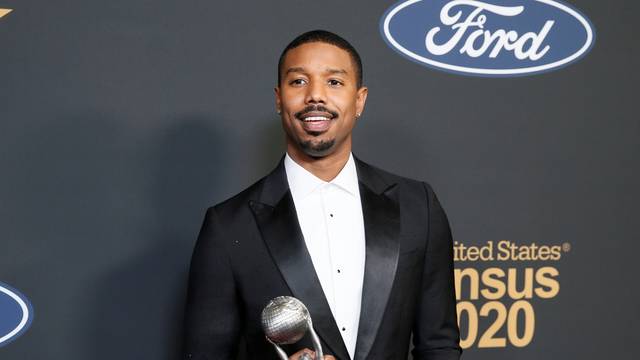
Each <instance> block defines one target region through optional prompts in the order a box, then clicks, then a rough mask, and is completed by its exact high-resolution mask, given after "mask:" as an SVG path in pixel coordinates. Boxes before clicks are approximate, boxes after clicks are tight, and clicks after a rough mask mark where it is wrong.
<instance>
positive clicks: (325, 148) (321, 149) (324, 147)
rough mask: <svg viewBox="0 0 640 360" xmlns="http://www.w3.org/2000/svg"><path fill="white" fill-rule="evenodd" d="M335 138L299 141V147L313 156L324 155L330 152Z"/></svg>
mask: <svg viewBox="0 0 640 360" xmlns="http://www.w3.org/2000/svg"><path fill="white" fill-rule="evenodd" d="M335 143H336V139H330V140H320V141H319V142H317V141H311V140H309V141H302V142H300V149H302V151H303V152H304V153H305V154H307V155H309V156H311V157H314V158H319V157H324V156H326V155H328V154H329V153H331V150H332V149H333V145H335Z"/></svg>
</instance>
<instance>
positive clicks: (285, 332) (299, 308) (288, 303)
mask: <svg viewBox="0 0 640 360" xmlns="http://www.w3.org/2000/svg"><path fill="white" fill-rule="evenodd" d="M262 328H263V329H264V334H265V335H266V337H267V340H268V341H269V342H270V343H272V344H273V346H274V347H275V349H276V352H277V353H278V356H279V357H280V359H282V360H288V359H289V357H288V356H287V353H285V352H284V350H282V348H281V347H280V346H279V345H287V344H293V343H296V342H298V341H299V340H300V339H302V337H303V336H304V334H305V333H306V332H307V331H309V332H310V334H311V340H312V341H313V347H314V350H315V351H316V359H323V358H324V356H323V354H322V345H321V344H320V338H319V337H318V335H317V334H316V332H315V331H314V330H313V324H312V322H311V315H309V310H307V307H306V306H304V304H303V303H302V302H301V301H300V300H298V299H296V298H294V297H291V296H278V297H277V298H274V299H273V300H271V301H269V303H268V304H267V306H265V307H264V309H263V310H262Z"/></svg>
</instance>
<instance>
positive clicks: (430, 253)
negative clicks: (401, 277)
mask: <svg viewBox="0 0 640 360" xmlns="http://www.w3.org/2000/svg"><path fill="white" fill-rule="evenodd" d="M424 187H425V191H426V194H427V201H428V206H429V220H428V221H429V233H428V239H427V241H428V242H427V249H426V254H425V261H424V273H423V277H422V284H421V287H422V288H421V296H420V299H419V302H418V308H417V310H418V311H417V316H416V319H415V323H414V326H413V345H414V349H413V351H412V355H413V358H414V359H415V360H458V359H459V358H460V354H461V353H462V349H461V348H460V346H459V340H460V333H459V330H458V322H457V314H456V299H455V289H454V281H453V242H452V239H451V230H450V228H449V221H448V220H447V216H446V214H445V213H444V210H443V209H442V207H441V206H440V203H439V202H438V199H437V197H436V195H435V193H434V192H433V190H432V189H431V187H430V186H429V185H427V184H424Z"/></svg>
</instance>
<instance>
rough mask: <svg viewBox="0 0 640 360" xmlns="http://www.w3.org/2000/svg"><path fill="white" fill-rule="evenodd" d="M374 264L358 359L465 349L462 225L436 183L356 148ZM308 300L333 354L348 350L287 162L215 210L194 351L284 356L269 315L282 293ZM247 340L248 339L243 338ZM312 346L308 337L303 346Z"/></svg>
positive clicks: (194, 292) (198, 297)
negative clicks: (456, 265)
mask: <svg viewBox="0 0 640 360" xmlns="http://www.w3.org/2000/svg"><path fill="white" fill-rule="evenodd" d="M356 169H357V173H358V181H359V186H360V197H361V200H362V211H363V215H364V226H365V241H366V255H365V273H364V284H363V293H362V306H361V308H362V309H361V315H360V324H359V329H358V339H357V344H356V353H355V360H364V359H371V360H384V359H389V360H399V359H407V356H408V351H409V341H410V337H411V335H413V342H414V350H413V352H412V354H413V357H414V359H418V360H421V359H429V360H445V359H446V360H453V359H456V360H457V359H459V357H460V353H461V350H460V348H459V346H458V339H459V333H458V326H457V321H456V304H455V294H454V285H453V256H452V243H451V232H450V230H449V224H448V221H447V218H446V215H445V213H444V212H443V210H442V208H441V207H440V204H439V203H438V200H437V199H436V196H435V194H434V193H433V191H432V190H431V188H430V187H429V186H428V185H427V184H425V183H422V182H418V181H415V180H410V179H406V178H403V177H399V176H396V175H393V174H390V173H388V172H385V171H382V170H380V169H377V168H375V167H373V166H371V165H368V164H366V163H364V162H362V161H360V160H358V159H356ZM281 295H289V296H294V297H296V298H298V299H300V300H301V301H302V302H303V303H304V304H305V305H306V306H307V308H308V309H309V312H310V313H311V317H312V319H313V325H314V328H315V330H316V332H317V333H318V335H319V337H320V339H321V341H322V343H323V349H324V352H325V354H331V355H334V356H335V357H336V358H337V359H340V360H343V359H349V354H348V352H347V349H346V347H345V345H344V343H343V341H342V338H341V335H340V330H339V329H338V327H337V325H336V323H335V320H334V318H333V316H332V314H331V310H330V308H329V304H328V303H327V301H326V299H325V297H324V294H323V291H322V287H321V285H320V282H319V280H318V278H317V276H316V273H315V270H314V267H313V264H312V262H311V257H310V256H309V253H308V252H307V248H306V245H305V242H304V238H303V236H302V232H301V230H300V226H299V224H298V219H297V215H296V210H295V207H294V203H293V199H292V197H291V193H290V191H289V186H288V182H287V178H286V173H285V169H284V162H283V161H280V164H279V165H278V166H277V167H276V169H275V170H274V171H273V172H271V173H270V174H269V175H267V176H266V177H264V178H263V179H261V180H260V181H258V182H257V183H255V184H254V185H252V186H251V187H249V188H248V189H246V190H245V191H243V192H241V193H240V194H238V195H236V196H235V197H233V198H231V199H229V200H227V201H225V202H223V203H220V204H218V205H216V206H214V207H212V208H210V209H209V210H208V211H207V214H206V217H205V220H204V224H203V226H202V230H201V232H200V235H199V237H198V241H197V244H196V247H195V250H194V253H193V258H192V260H191V270H190V276H189V287H188V296H187V311H186V317H185V338H184V359H235V357H236V354H237V352H238V347H239V344H240V343H243V344H246V353H247V355H248V358H249V359H274V360H275V359H277V357H276V352H275V351H274V349H273V348H272V345H271V344H269V343H268V342H267V341H266V340H265V337H264V333H263V332H262V329H261V322H260V315H261V312H262V309H263V308H264V306H265V305H266V304H267V303H268V302H269V300H271V299H272V298H274V297H277V296H281ZM242 338H243V339H244V341H242V342H241V339H242ZM303 347H308V348H313V347H312V345H311V342H310V341H309V339H307V338H304V339H303V340H301V341H300V342H299V343H297V344H294V345H290V346H289V347H288V348H287V349H286V350H287V353H289V354H292V353H293V352H294V351H296V350H298V349H301V348H303Z"/></svg>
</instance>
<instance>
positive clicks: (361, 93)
mask: <svg viewBox="0 0 640 360" xmlns="http://www.w3.org/2000/svg"><path fill="white" fill-rule="evenodd" d="M367 94H369V89H368V88H367V87H366V86H362V87H360V89H358V92H357V93H356V113H357V114H360V115H362V113H363V112H364V104H365V103H366V102H367Z"/></svg>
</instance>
